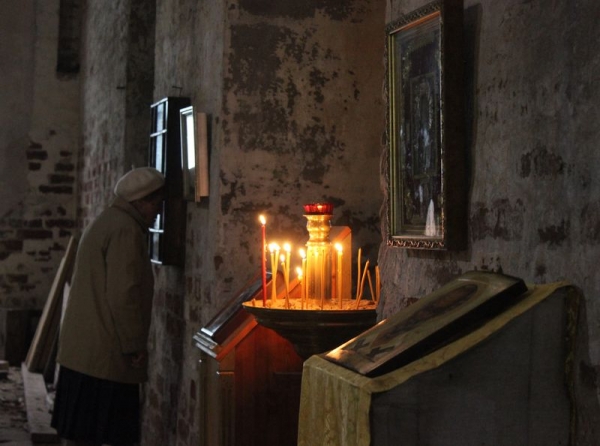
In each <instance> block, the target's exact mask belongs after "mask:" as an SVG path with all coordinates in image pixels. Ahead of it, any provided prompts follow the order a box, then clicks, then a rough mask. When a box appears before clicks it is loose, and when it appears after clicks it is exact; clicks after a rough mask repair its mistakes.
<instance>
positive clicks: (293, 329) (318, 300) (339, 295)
mask: <svg viewBox="0 0 600 446" xmlns="http://www.w3.org/2000/svg"><path fill="white" fill-rule="evenodd" d="M304 211H305V215H304V216H305V218H306V219H307V225H306V228H307V230H308V234H309V240H308V241H307V243H306V259H305V265H304V271H303V272H304V275H303V280H294V281H292V282H290V283H289V285H288V286H287V289H285V288H283V289H281V290H280V287H279V286H277V290H275V292H274V293H273V292H272V293H270V295H272V296H275V298H272V299H269V300H267V301H266V302H265V301H263V302H261V301H259V300H252V301H247V302H245V303H244V304H243V307H244V309H245V310H246V311H247V312H249V313H251V314H252V315H254V317H255V318H256V321H257V322H258V323H259V324H260V325H262V326H264V327H267V328H270V329H272V330H274V331H275V332H276V333H278V334H279V335H280V336H282V337H283V338H285V339H287V340H288V341H290V342H291V344H292V345H293V346H294V348H295V350H296V352H297V353H298V355H299V356H300V357H301V358H303V359H307V358H309V357H310V356H312V355H314V354H319V353H323V352H326V351H329V350H331V349H333V348H335V347H337V346H339V345H341V344H343V343H344V342H346V341H348V340H350V339H352V338H353V337H355V336H357V335H359V334H360V333H362V332H363V331H365V330H367V329H369V328H371V327H372V326H373V325H375V322H376V318H377V314H376V311H375V310H376V303H375V302H374V301H373V300H360V299H353V298H352V297H351V291H352V287H351V283H352V281H351V257H350V255H349V253H350V252H351V248H352V243H351V240H352V235H351V231H350V228H348V227H342V226H334V227H332V226H331V218H332V211H333V206H332V205H331V204H329V203H314V204H308V205H305V206H304ZM332 241H333V242H332ZM335 244H339V245H340V247H341V248H340V249H343V252H346V256H344V257H342V255H341V252H342V251H341V250H340V251H339V252H338V256H337V257H336V256H335V255H334V252H333V251H334V250H333V247H334V245H335ZM279 283H281V282H279ZM357 286H358V285H357ZM271 291H273V290H271Z"/></svg>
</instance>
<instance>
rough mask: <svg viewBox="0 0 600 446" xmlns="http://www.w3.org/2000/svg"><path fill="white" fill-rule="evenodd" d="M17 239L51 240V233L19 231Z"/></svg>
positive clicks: (40, 230)
mask: <svg viewBox="0 0 600 446" xmlns="http://www.w3.org/2000/svg"><path fill="white" fill-rule="evenodd" d="M19 235H20V237H19V238H22V239H36V240H43V239H49V238H52V235H53V234H52V231H47V230H45V229H21V230H20V231H19Z"/></svg>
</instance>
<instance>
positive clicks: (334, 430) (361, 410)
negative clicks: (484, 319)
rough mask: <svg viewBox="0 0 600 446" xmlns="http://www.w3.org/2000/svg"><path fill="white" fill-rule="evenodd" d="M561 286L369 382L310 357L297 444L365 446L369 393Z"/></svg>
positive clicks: (468, 342) (534, 289)
mask: <svg viewBox="0 0 600 446" xmlns="http://www.w3.org/2000/svg"><path fill="white" fill-rule="evenodd" d="M563 287H569V288H574V287H570V285H569V284H568V283H566V282H557V283H552V284H547V285H538V286H530V287H529V290H528V291H527V293H526V296H525V297H524V298H523V299H522V300H521V301H520V302H519V303H517V304H516V305H514V306H513V307H511V308H510V309H508V310H507V311H505V312H503V313H502V314H500V315H499V316H497V317H495V318H494V319H492V320H491V321H489V322H488V323H486V324H485V325H483V326H482V327H481V328H479V329H477V330H475V331H473V332H472V333H470V334H468V335H466V336H465V337H463V338H461V339H458V340H457V341H455V342H453V343H451V344H448V345H447V346H445V347H443V348H441V349H439V350H437V351H435V352H433V353H431V354H429V355H427V356H425V357H423V358H421V359H419V360H417V361H415V362H412V363H411V364H408V365H406V366H405V367H402V368H400V369H398V370H395V371H393V372H391V373H388V374H386V375H382V376H380V377H377V378H367V377H365V376H362V375H360V374H358V373H355V372H353V371H351V370H348V369H345V368H343V367H341V366H339V365H336V364H333V363H331V362H329V361H327V360H325V359H323V358H322V357H320V356H312V357H311V358H309V359H308V360H307V361H306V362H305V363H304V371H303V374H302V392H301V397H300V416H299V426H298V445H299V446H314V445H317V444H318V445H323V446H325V445H327V446H330V445H331V446H338V445H339V446H368V445H369V444H370V442H371V438H370V425H369V410H370V407H371V395H372V394H373V393H378V392H385V391H388V390H390V389H393V388H394V387H396V386H398V385H400V384H402V383H403V382H405V381H407V380H408V379H409V378H411V377H413V376H415V375H418V374H420V373H423V372H425V371H427V370H431V369H434V368H436V367H438V366H440V365H441V364H443V363H445V362H447V361H449V360H450V359H452V358H454V357H456V356H458V355H459V354H460V353H462V352H464V351H466V350H468V349H470V348H472V347H473V346H475V345H477V344H478V343H480V342H482V341H483V340H485V339H486V338H488V337H489V336H490V335H492V334H493V333H494V332H496V331H497V330H499V329H500V328H502V327H503V326H505V325H506V324H507V323H509V322H510V321H511V320H512V319H514V318H516V317H517V316H519V315H521V314H523V313H525V312H526V311H528V310H529V309H531V308H532V307H534V306H535V305H537V304H538V303H540V302H542V301H543V300H544V299H546V298H547V297H549V296H550V295H552V294H553V293H554V292H555V291H557V290H558V289H560V288H563ZM577 296H578V294H577ZM567 367H568V365H567Z"/></svg>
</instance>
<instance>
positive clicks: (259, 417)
mask: <svg viewBox="0 0 600 446" xmlns="http://www.w3.org/2000/svg"><path fill="white" fill-rule="evenodd" d="M259 282H260V281H258V282H254V283H253V284H251V285H250V286H249V287H248V288H246V289H245V290H243V291H242V293H240V294H239V295H237V296H236V297H235V298H234V299H233V300H232V301H230V302H229V303H228V304H227V305H226V306H225V307H224V308H223V310H222V311H221V312H220V313H219V314H218V315H217V316H216V317H215V318H214V319H213V321H211V322H210V323H209V324H207V326H206V327H205V328H203V329H201V330H200V331H199V332H198V333H196V335H195V336H194V340H195V342H196V346H197V347H198V348H199V349H200V351H201V359H200V374H201V377H200V378H201V381H200V382H201V387H200V401H201V407H202V409H201V420H200V421H201V425H202V432H201V438H202V442H201V445H203V446H230V445H231V446H233V445H235V446H241V445H244V446H255V445H256V446H269V445H272V446H286V445H295V444H296V441H297V432H298V412H299V406H300V386H301V377H302V360H301V359H300V357H299V356H298V355H297V353H296V352H295V350H294V348H293V347H292V345H291V343H290V342H289V341H287V340H285V339H284V338H282V337H281V336H279V335H278V334H277V333H275V332H274V331H272V330H270V329H268V328H265V327H262V326H260V325H257V323H256V321H255V319H254V317H253V316H251V315H250V314H248V313H247V312H246V311H245V310H244V309H243V308H242V307H241V303H242V302H244V301H246V300H249V299H252V298H253V297H255V298H259V297H260V296H259V294H260V292H261V290H262V288H261V285H260V283H259Z"/></svg>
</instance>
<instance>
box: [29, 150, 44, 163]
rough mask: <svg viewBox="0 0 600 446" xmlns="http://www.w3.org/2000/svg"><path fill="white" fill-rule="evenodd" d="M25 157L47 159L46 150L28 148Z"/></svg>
mask: <svg viewBox="0 0 600 446" xmlns="http://www.w3.org/2000/svg"><path fill="white" fill-rule="evenodd" d="M26 156H27V159H28V160H42V161H43V160H46V159H48V152H46V151H45V150H36V151H33V150H28V151H27V155H26Z"/></svg>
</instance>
